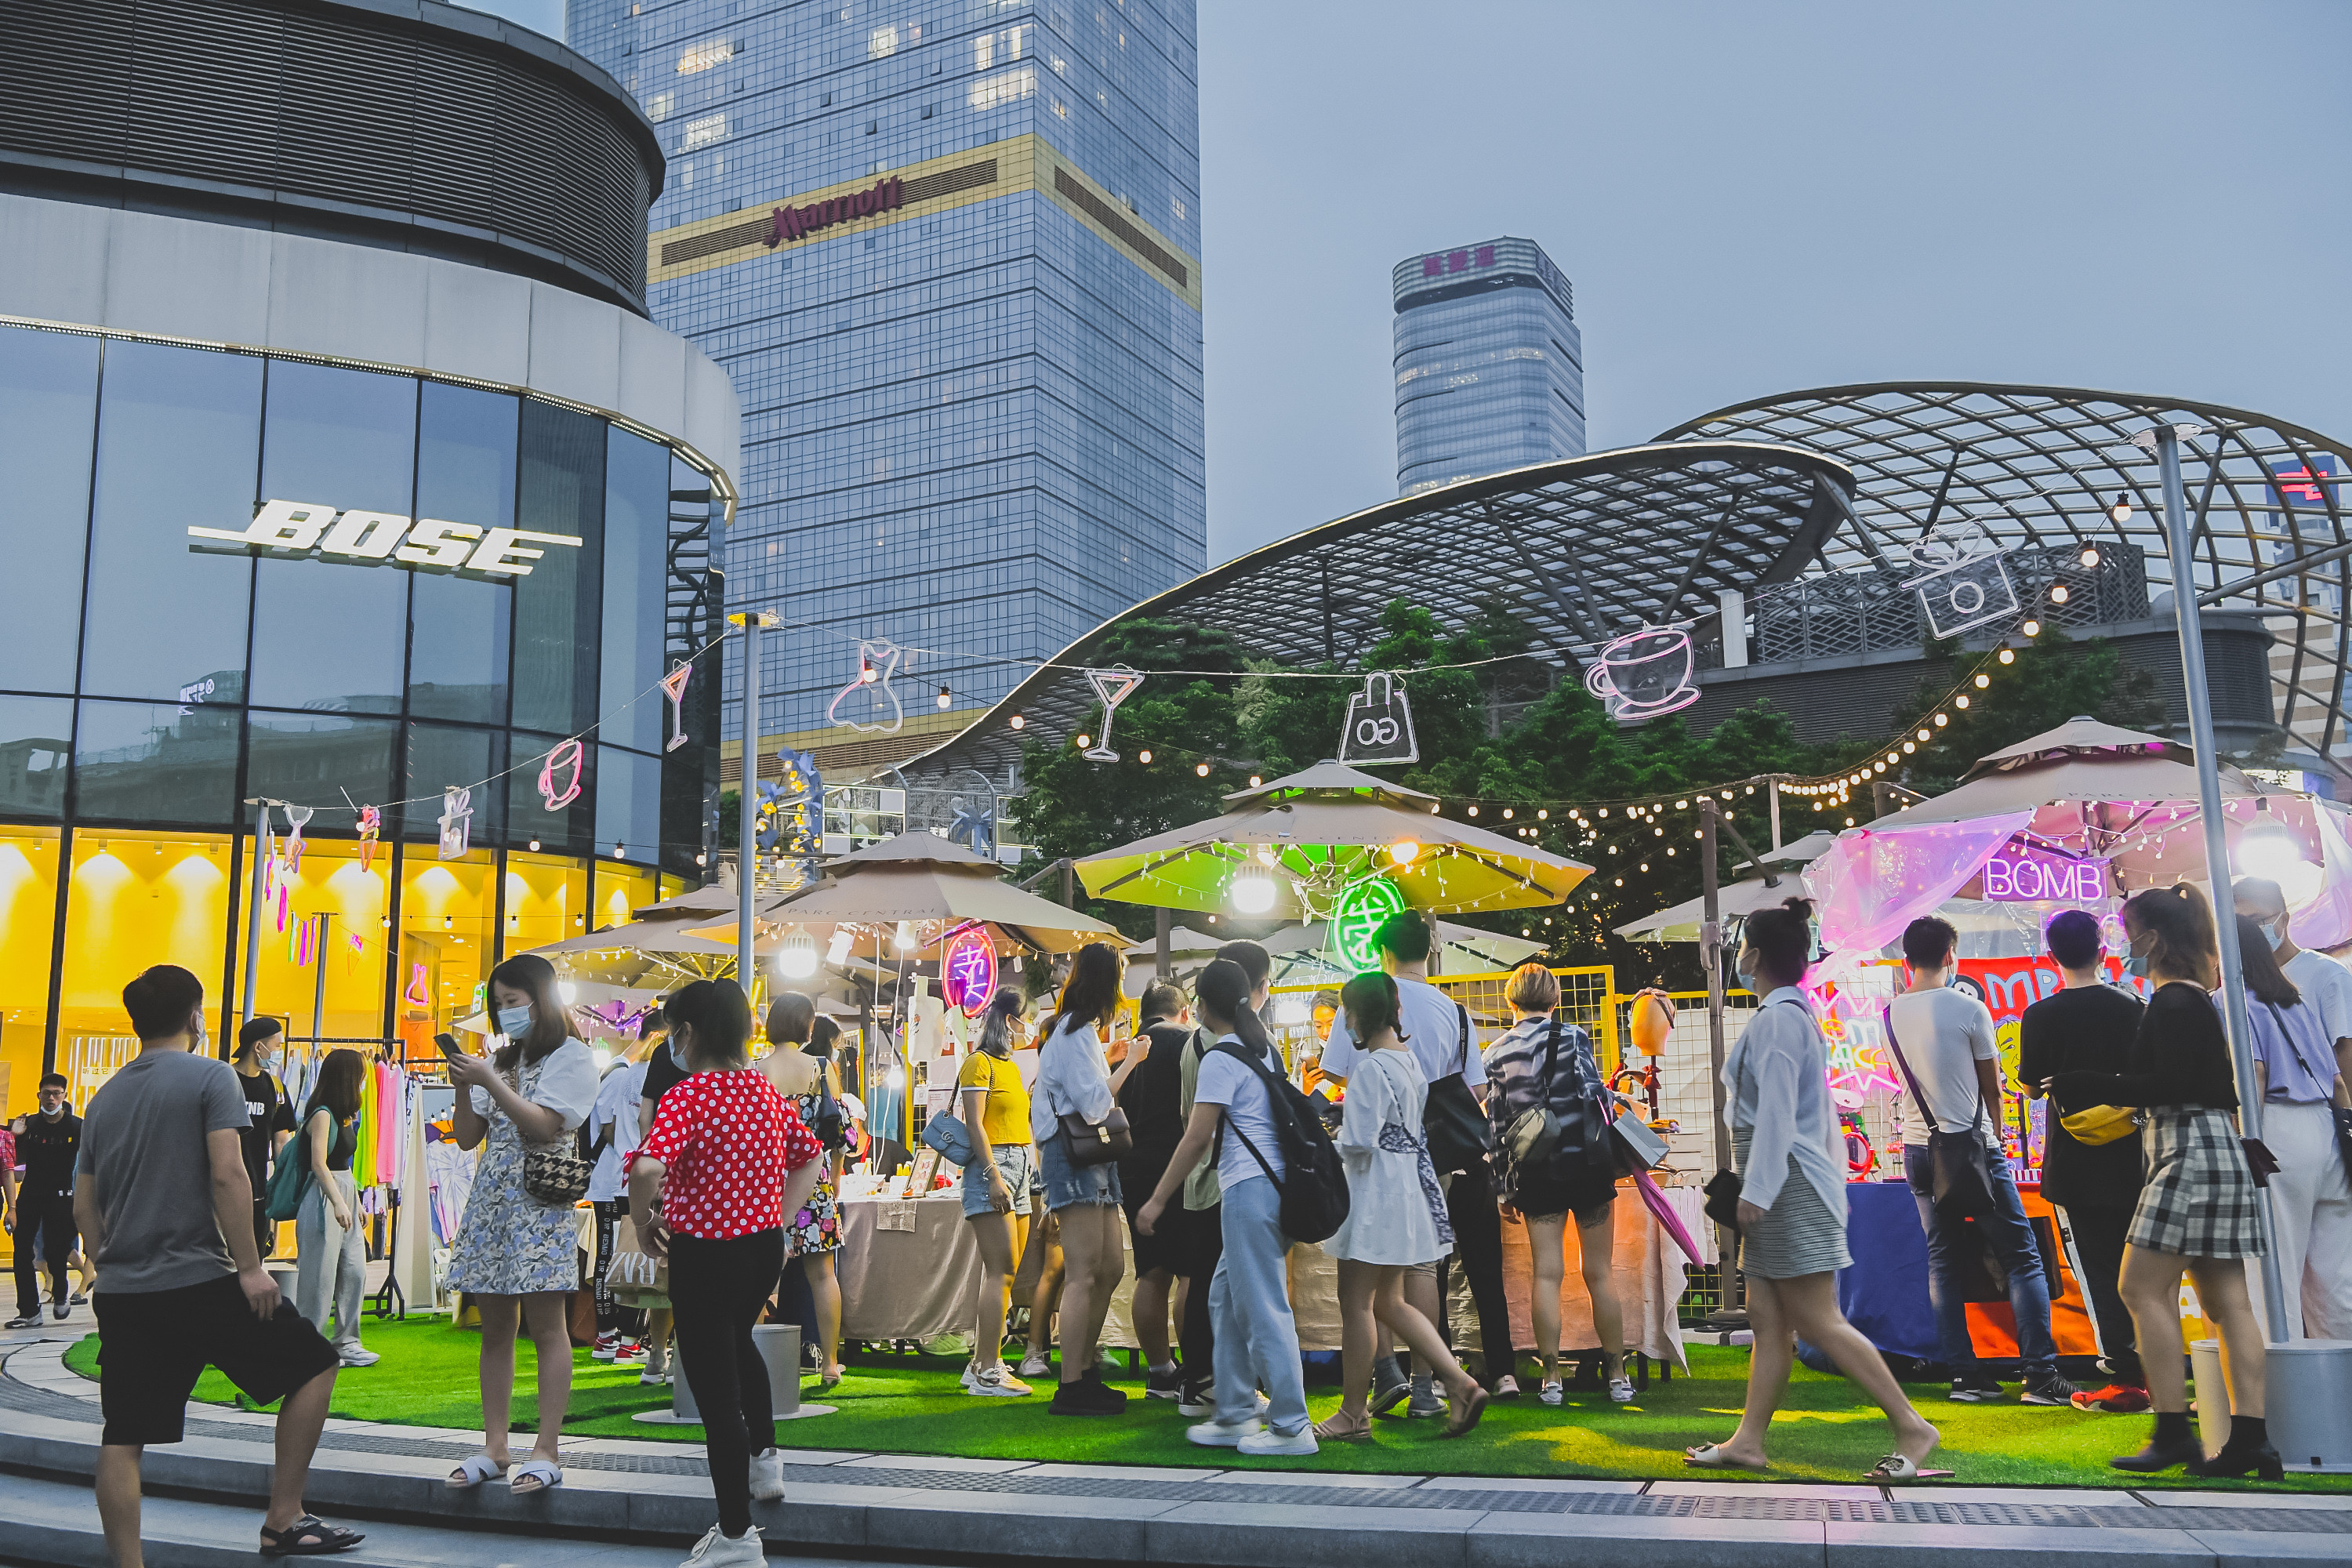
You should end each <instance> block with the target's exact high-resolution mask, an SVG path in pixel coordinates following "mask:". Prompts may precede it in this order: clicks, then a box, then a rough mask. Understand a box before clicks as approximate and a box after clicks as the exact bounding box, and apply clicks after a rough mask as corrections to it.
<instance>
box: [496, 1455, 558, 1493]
mask: <svg viewBox="0 0 2352 1568" xmlns="http://www.w3.org/2000/svg"><path fill="white" fill-rule="evenodd" d="M518 1481H530V1483H532V1484H531V1485H530V1486H527V1487H526V1486H518V1485H516V1483H517V1482H518ZM562 1484H563V1472H562V1470H560V1469H558V1468H556V1467H555V1466H554V1465H553V1464H552V1463H551V1462H550V1461H548V1460H546V1459H525V1460H524V1461H523V1462H522V1463H521V1464H520V1465H517V1466H516V1467H515V1468H514V1473H513V1474H512V1475H509V1477H508V1478H507V1487H508V1489H509V1490H510V1491H512V1492H513V1493H514V1494H515V1495H516V1496H517V1497H531V1496H534V1495H536V1494H538V1493H540V1492H545V1491H553V1490H554V1489H556V1488H557V1487H560V1486H562Z"/></svg>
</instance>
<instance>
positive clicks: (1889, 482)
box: [1659, 382, 2352, 755]
mask: <svg viewBox="0 0 2352 1568" xmlns="http://www.w3.org/2000/svg"><path fill="white" fill-rule="evenodd" d="M2166 423H2169V424H2172V425H2176V426H2201V427H2202V428H2203V430H2204V434H2201V435H2198V436H2195V437H2189V438H2188V439H2186V440H2184V441H2183V442H2182V443H2181V469H2182V479H2183V481H2184V484H2185V486H2186V489H2187V494H2188V500H2189V508H2190V510H2191V517H2192V526H2193V537H2194V539H2195V542H2196V569H2195V572H2194V574H2193V576H2194V584H2193V585H2194V587H2195V588H2196V590H2197V594H2198V599H2199V603H2200V605H2205V606H2208V607H2221V608H2227V609H2231V610H2239V611H2244V612H2249V613H2252V614H2256V615H2259V616H2263V620H2264V623H2265V624H2266V625H2267V626H2269V627H2270V629H2271V631H2272V633H2273V636H2274V637H2276V638H2277V639H2278V640H2277V642H2276V644H2275V645H2274V646H2273V652H2272V659H2271V677H2272V689H2273V706H2274V711H2275V716H2276V719H2277V721H2278V722H2279V723H2280V724H2281V725H2282V726H2283V727H2284V728H2286V729H2288V730H2290V731H2294V734H2295V735H2296V736H2297V737H2298V738H2299V739H2301V740H2303V741H2304V742H2306V743H2307V744H2309V745H2311V746H2312V747H2313V748H2314V749H2315V750H2316V751H2318V752H2320V753H2321V754H2323V755H2328V754H2331V753H2333V752H2336V750H2337V749H2338V748H2339V747H2342V746H2344V745H2345V744H2346V742H2347V735H2346V732H2345V727H2346V722H2347V715H2346V713H2345V708H2344V703H2345V696H2346V692H2345V672H2346V668H2347V656H2352V621H2347V598H2352V594H2347V589H2352V533H2347V528H2346V516H2345V504H2344V502H2345V497H2344V494H2343V490H2344V486H2343V485H2342V484H2340V483H2336V482H2332V480H2333V477H2335V476H2342V475H2346V474H2347V470H2352V463H2347V460H2346V454H2347V452H2352V447H2347V444H2346V443H2343V442H2340V441H2336V440H2334V439H2332V438H2330V437H2325V436H2322V435H2319V434H2318V433H2317V432H2315V431H2312V430H2307V429H2305V428H2304V427H2302V426H2296V425H2290V424H2288V423H2286V422H2285V421H2284V420H2277V419H2273V418H2270V417H2268V416H2264V415H2261V414H2252V413H2248V412H2246V411H2245V410H2242V409H2237V408H2227V407H2223V406H2221V405H2217V404H2210V403H2197V402H2190V401H2188V400H2184V399H2179V398H2169V397H2160V396H2154V395H2141V394H2135V393H2117V392H2097V391H2086V390H2083V389H2079V388H2072V387H2050V386H2010V385H1994V384H1979V383H1929V382H1886V383H1878V384H1864V385H1854V386H1833V387H1821V388H1816V389H1813V390H1811V391H1805V392H1791V393H1784V394H1781V395H1777V396H1773V397H1767V398H1759V399H1758V400H1756V401H1754V402H1752V403H1743V404H1738V405H1734V406H1732V407H1729V408H1724V409H1719V410H1717V412H1715V413H1713V414H1708V415H1705V416H1701V417H1699V418H1696V419H1694V420H1691V421H1690V422H1689V423H1687V424H1685V425H1679V426H1675V428H1673V429H1671V430H1668V431H1666V432H1665V433H1664V435H1663V436H1661V437H1659V439H1660V440H1661V441H1675V442H1688V443H1692V444H1695V445H1697V446H1702V447H1713V446H1714V445H1715V444H1716V443H1718V442H1721V441H1726V440H1751V441H1771V442H1780V443H1785V444H1787V445H1789V446H1792V447H1803V448H1806V449H1809V450H1811V451H1815V452H1819V453H1821V454H1822V455H1824V456H1825V457H1829V458H1835V459H1836V460H1837V461H1839V462H1840V463H1842V464H1844V465H1845V466H1847V467H1848V468H1851V469H1852V470H1853V475H1854V479H1855V480H1856V484H1857V491H1856V494H1855V498H1854V511H1855V515H1856V526H1855V527H1853V528H1852V529H1849V530H1846V531H1843V532H1840V533H1837V534H1833V535H1832V536H1831V537H1830V538H1828V539H1827V540H1826V541H1825V542H1824V548H1823V551H1822V564H1823V565H1824V566H1825V567H1827V568H1828V569H1829V570H1831V571H1833V572H1834V571H1840V570H1845V569H1849V568H1858V567H1864V566H1872V567H1874V566H1878V565H1881V564H1883V563H1884V562H1885V560H1886V559H1887V558H1889V557H1891V558H1893V559H1895V560H1896V561H1898V562H1899V561H1900V560H1901V559H1902V556H1901V554H1900V553H1899V552H1900V550H1901V548H1902V547H1904V546H1907V545H1908V544H1909V543H1910V542H1912V541H1914V540H1916V539H1917V538H1918V537H1919V535H1920V534H1921V533H1922V532H1923V531H1925V530H1926V528H1927V526H1928V524H1929V522H1930V521H1931V520H1933V521H1937V523H1939V524H1940V523H1943V522H1949V521H1954V520H1955V519H1957V518H1958V517H1968V518H1973V519H1975V520H1976V521H1979V522H1980V523H1981V524H1983V525H1984V527H1985V529H1986V530H1987V531H1988V532H1990V534H1991V535H1992V537H1993V538H1994V540H1995V541H1996V542H1998V543H2000V545H2001V546H2002V547H2003V548H2005V549H2016V548H2020V547H2031V546H2043V547H2061V548H2063V547H2070V546H2071V547H2074V548H2077V549H2079V547H2080V546H2082V545H2084V544H2095V543H2100V542H2114V541H2116V540H2118V539H2120V540H2122V541H2124V542H2128V543H2130V544H2135V545H2137V546H2139V547H2140V548H2141V550H2142V551H2144V552H2145V553H2146V560H2147V578H2148V584H2149V586H2150V588H2151V589H2152V590H2156V591H2159V592H2161V591H2164V590H2168V589H2170V588H2171V587H2173V586H2174V584H2173V582H2172V569H2171V563H2170V561H2169V558H2168V556H2167V554H2166V552H2165V542H2164V532H2163V517H2162V506H2161V503H2162V493H2161V485H2160V481H2159V479H2158V472H2157V464H2156V459H2155V458H2154V456H2153V455H2151V454H2150V453H2149V452H2147V451H2146V450H2144V449H2142V448H2141V447H2137V446H2135V445H2133V444H2132V437H2133V436H2134V435H2136V434H2137V433H2138V432H2140V431H2143V430H2146V429H2148V428H2150V427H2152V426H2156V425H2158V424H2166ZM2118 497H2120V498H2122V499H2124V500H2127V501H2128V502H2129V503H2130V507H2131V510H2130V514H2129V516H2128V517H2127V518H2126V519H2125V520H2124V521H2122V522H2120V523H2118V522H2117V521H2116V520H2115V519H2114V518H2113V517H2112V516H2111V515H2110V508H2111V507H2112V506H2113V505H2114V503H2115V502H2116V500H2117V498H2118Z"/></svg>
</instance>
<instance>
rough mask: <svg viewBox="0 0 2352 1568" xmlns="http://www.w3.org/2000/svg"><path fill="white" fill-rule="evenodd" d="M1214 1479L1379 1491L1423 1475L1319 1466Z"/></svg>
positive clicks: (1244, 1483)
mask: <svg viewBox="0 0 2352 1568" xmlns="http://www.w3.org/2000/svg"><path fill="white" fill-rule="evenodd" d="M1217 1479H1219V1480H1221V1481H1223V1482H1226V1483H1228V1484H1230V1485H1234V1486H1244V1487H1366V1488H1370V1489H1374V1490H1378V1491H1395V1490H1398V1489H1402V1488H1405V1487H1417V1486H1419V1485H1420V1484H1421V1483H1422V1481H1423V1479H1425V1478H1423V1477H1421V1476H1364V1475H1356V1474H1353V1473H1351V1472H1342V1473H1338V1474H1331V1475H1326V1474H1324V1473H1323V1472H1321V1471H1319V1470H1227V1471H1226V1472H1225V1473H1224V1474H1223V1475H1222V1476H1219V1477H1218V1478H1217Z"/></svg>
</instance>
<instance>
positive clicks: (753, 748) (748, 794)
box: [727, 610, 775, 997]
mask: <svg viewBox="0 0 2352 1568" xmlns="http://www.w3.org/2000/svg"><path fill="white" fill-rule="evenodd" d="M727 618H728V619H729V620H730V621H733V622H734V623H736V624H737V625H738V626H741V627H742V628H743V781H742V784H741V785H740V787H739V789H738V791H737V794H738V796H739V797H740V798H739V804H740V806H741V808H742V809H741V813H740V816H739V817H738V819H737V823H736V829H735V983H736V984H738V985H740V986H741V987H742V988H743V994H744V995H745V996H746V997H749V996H750V995H751V982H752V981H753V980H754V979H755V978H757V976H756V974H755V973H754V972H753V968H752V960H751V902H752V899H751V893H752V889H753V887H754V885H755V884H756V883H757V882H758V881H759V879H760V875H759V867H760V843H759V838H760V831H759V818H760V632H761V628H762V627H765V626H772V625H773V624H774V623H775V617H774V616H766V615H762V614H761V613H760V612H759V611H757V610H750V611H746V612H745V613H743V614H742V615H740V616H728V617H727Z"/></svg>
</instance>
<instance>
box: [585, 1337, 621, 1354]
mask: <svg viewBox="0 0 2352 1568" xmlns="http://www.w3.org/2000/svg"><path fill="white" fill-rule="evenodd" d="M620 1350H621V1331H620V1330H618V1329H614V1330H611V1331H608V1332H605V1333H601V1334H598V1335H597V1336H596V1348H595V1349H594V1350H592V1351H590V1352H588V1359H589V1360H590V1361H611V1360H612V1359H613V1358H614V1356H615V1355H618V1354H619V1353H620Z"/></svg>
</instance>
